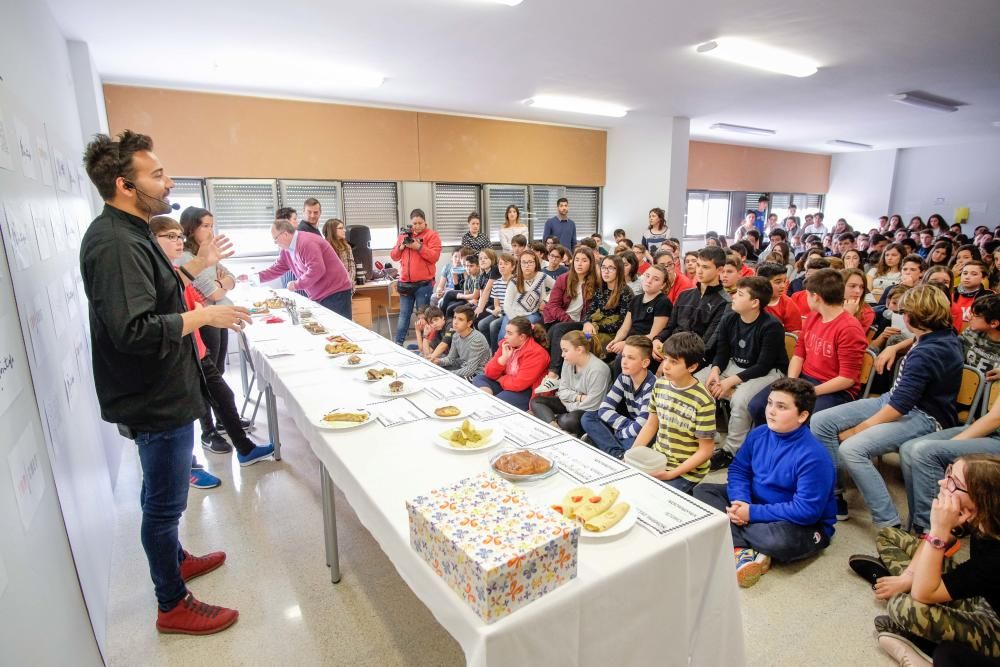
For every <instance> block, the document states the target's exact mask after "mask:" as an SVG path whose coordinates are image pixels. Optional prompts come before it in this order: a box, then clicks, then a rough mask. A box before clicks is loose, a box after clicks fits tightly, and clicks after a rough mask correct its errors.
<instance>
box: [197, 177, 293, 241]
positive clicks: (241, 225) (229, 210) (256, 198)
mask: <svg viewBox="0 0 1000 667" xmlns="http://www.w3.org/2000/svg"><path fill="white" fill-rule="evenodd" d="M205 189H206V191H207V193H208V208H209V210H210V211H212V214H213V215H214V216H215V227H216V229H217V230H218V231H219V232H220V233H223V234H225V235H226V236H228V237H229V240H230V241H232V242H233V248H234V249H235V250H236V256H237V257H247V256H254V255H272V254H274V252H275V246H274V241H273V240H272V239H271V231H270V227H271V223H273V222H274V215H275V212H276V211H277V209H278V187H277V181H273V180H249V179H246V180H244V179H217V178H210V179H208V180H207V181H205Z"/></svg>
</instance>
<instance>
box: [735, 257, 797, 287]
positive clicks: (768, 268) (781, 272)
mask: <svg viewBox="0 0 1000 667" xmlns="http://www.w3.org/2000/svg"><path fill="white" fill-rule="evenodd" d="M757 275H758V276H760V277H761V278H766V279H767V280H771V278H774V277H775V276H787V275H788V268H787V267H784V266H782V265H781V264H775V263H773V262H768V263H767V264H760V265H759V266H758V267H757ZM737 284H738V283H737Z"/></svg>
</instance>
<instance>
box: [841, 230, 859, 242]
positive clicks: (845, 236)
mask: <svg viewBox="0 0 1000 667" xmlns="http://www.w3.org/2000/svg"><path fill="white" fill-rule="evenodd" d="M845 240H850V241H852V242H853V241H857V240H858V235H857V234H855V233H854V232H841V233H840V234H838V235H837V241H838V242H839V241H845Z"/></svg>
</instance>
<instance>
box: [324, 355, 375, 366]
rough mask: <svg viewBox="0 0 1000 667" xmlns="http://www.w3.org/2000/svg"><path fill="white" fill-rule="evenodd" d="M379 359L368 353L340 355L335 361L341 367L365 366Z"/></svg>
mask: <svg viewBox="0 0 1000 667" xmlns="http://www.w3.org/2000/svg"><path fill="white" fill-rule="evenodd" d="M377 361H378V359H376V358H375V357H373V356H371V355H368V354H348V355H346V356H345V355H340V356H339V357H338V358H337V361H336V362H334V363H336V364H337V365H338V366H340V367H341V368H364V367H365V366H371V365H372V364H374V363H376V362H377Z"/></svg>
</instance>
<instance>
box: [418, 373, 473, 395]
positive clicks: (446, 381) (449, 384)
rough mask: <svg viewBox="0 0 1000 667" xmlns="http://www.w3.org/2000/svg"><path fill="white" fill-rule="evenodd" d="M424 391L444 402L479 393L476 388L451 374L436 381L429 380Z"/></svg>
mask: <svg viewBox="0 0 1000 667" xmlns="http://www.w3.org/2000/svg"><path fill="white" fill-rule="evenodd" d="M424 391H426V392H427V393H428V394H429V395H431V396H433V397H434V398H436V399H439V400H442V401H448V400H451V399H453V398H458V397H460V396H469V395H470V394H476V393H479V390H478V389H476V388H475V387H474V386H472V385H471V384H469V383H468V382H466V381H465V380H462V379H460V378H459V377H457V376H454V375H451V374H448V375H447V376H445V377H441V378H437V379H434V380H428V381H427V383H426V384H425V385H424Z"/></svg>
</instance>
